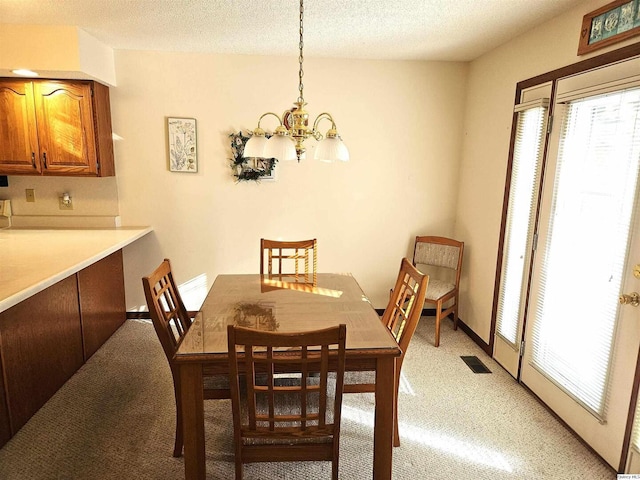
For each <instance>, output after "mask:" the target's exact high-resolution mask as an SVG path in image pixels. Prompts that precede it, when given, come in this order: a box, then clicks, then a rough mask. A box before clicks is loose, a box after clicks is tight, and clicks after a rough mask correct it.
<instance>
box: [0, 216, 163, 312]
mask: <svg viewBox="0 0 640 480" xmlns="http://www.w3.org/2000/svg"><path fill="white" fill-rule="evenodd" d="M151 231H152V229H151V228H150V227H119V228H106V229H19V228H9V229H4V230H0V312H3V311H5V310H6V309H8V308H10V307H12V306H14V305H16V304H17V303H19V302H21V301H22V300H24V299H26V298H29V297H31V296H32V295H34V294H36V293H38V292H40V291H42V290H44V289H45V288H47V287H49V286H51V285H53V284H54V283H57V282H59V281H60V280H63V279H64V278H67V277H68V276H69V275H73V274H74V273H76V272H78V271H80V270H82V269H83V268H85V267H88V266H89V265H91V264H93V263H95V262H97V261H98V260H101V259H103V258H104V257H106V256H108V255H111V254H112V253H113V252H115V251H117V250H120V249H121V248H123V247H125V246H127V245H129V244H130V243H132V242H134V241H135V240H137V239H139V238H140V237H142V236H144V235H146V234H147V233H149V232H151Z"/></svg>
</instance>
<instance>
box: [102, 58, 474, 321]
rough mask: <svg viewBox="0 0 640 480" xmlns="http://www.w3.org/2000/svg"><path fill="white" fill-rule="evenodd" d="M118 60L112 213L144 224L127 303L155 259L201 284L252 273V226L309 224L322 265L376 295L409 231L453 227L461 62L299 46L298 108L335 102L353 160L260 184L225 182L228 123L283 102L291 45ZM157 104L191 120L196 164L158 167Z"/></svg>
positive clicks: (302, 229)
mask: <svg viewBox="0 0 640 480" xmlns="http://www.w3.org/2000/svg"><path fill="white" fill-rule="evenodd" d="M116 71H117V75H118V87H117V88H113V89H111V105H112V116H113V129H114V133H115V134H116V135H118V136H119V137H121V140H118V141H117V142H116V143H115V151H116V172H117V182H118V192H119V200H120V215H121V218H122V223H123V225H151V226H153V228H154V230H155V232H154V234H153V235H151V236H147V237H146V238H145V239H143V240H141V241H139V242H137V243H136V244H134V245H133V246H131V247H129V248H128V249H126V251H125V276H126V292H127V307H128V308H129V309H131V310H132V309H135V308H138V307H140V306H141V305H143V304H144V297H143V293H142V289H141V282H140V277H141V276H142V275H144V274H147V273H149V272H150V271H151V270H152V269H153V268H155V267H156V266H157V264H158V263H159V262H160V261H161V260H162V258H164V257H169V258H170V259H171V260H172V264H173V266H174V269H175V270H176V277H177V280H178V281H179V282H180V283H184V282H187V281H189V280H192V279H195V278H202V277H201V276H202V275H206V278H207V280H208V285H210V284H211V282H212V281H213V279H214V278H215V276H216V275H217V274H218V273H225V272H226V273H232V272H234V273H251V272H257V271H258V265H259V264H258V262H259V255H258V250H259V240H260V238H261V237H265V238H276V239H277V238H285V239H303V238H313V237H316V238H317V239H318V241H319V261H318V263H319V270H320V271H345V272H352V273H353V274H354V275H355V276H356V278H357V279H358V280H359V282H360V284H361V286H362V287H363V289H364V290H365V291H366V292H367V294H368V295H369V296H370V298H371V299H372V301H373V303H374V305H375V306H376V307H379V308H383V307H384V306H385V305H386V299H387V298H388V291H389V288H390V287H391V286H392V284H393V282H394V280H395V276H396V275H397V270H398V268H399V265H400V259H401V258H402V257H403V256H405V255H407V254H409V252H410V251H411V249H412V245H413V241H412V238H413V237H414V236H415V235H416V234H425V233H434V234H443V235H450V234H451V233H452V232H453V226H454V221H455V211H456V205H455V202H456V197H457V190H458V188H457V183H458V174H459V171H458V163H459V156H460V144H461V132H462V128H461V127H462V119H463V107H464V100H465V98H464V92H465V88H466V65H464V64H459V63H426V62H391V61H358V60H355V61H354V60H329V59H317V58H307V59H306V60H305V68H304V72H305V76H304V86H305V90H304V92H305V99H306V100H307V101H308V110H309V112H310V113H311V114H312V116H315V115H317V114H319V113H321V112H322V111H329V112H331V113H332V114H333V115H334V117H335V119H336V122H337V125H338V127H339V131H340V132H341V133H342V135H343V138H344V140H345V142H346V143H347V145H348V147H349V149H350V153H351V161H350V162H349V163H346V164H323V163H318V162H315V161H313V160H303V161H302V162H301V163H300V164H297V163H281V164H279V165H278V168H277V181H276V182H272V183H268V182H262V183H260V184H255V183H240V184H236V183H234V178H233V177H232V176H231V169H230V168H229V158H230V156H231V152H230V149H229V144H228V143H229V139H228V135H229V133H231V132H233V131H237V130H239V129H243V130H245V129H247V128H253V127H254V126H255V122H257V119H258V117H259V115H260V114H261V113H263V112H266V111H275V112H277V113H281V112H282V111H284V110H285V109H288V108H290V107H291V106H292V102H293V101H294V100H295V97H296V96H297V73H298V64H297V58H296V57H291V58H283V57H251V56H224V55H208V54H182V53H157V52H155V53H154V52H135V51H117V52H116ZM167 116H184V117H193V118H196V119H197V131H198V160H199V171H198V173H197V174H188V173H171V172H169V171H168V169H167V155H166V135H165V117H167ZM270 121H273V120H272V119H271V120H270V119H266V123H265V124H263V126H264V125H267V126H269V125H270V124H269V122H270ZM273 126H274V125H271V127H273ZM307 143H308V144H309V145H310V146H313V145H315V142H314V141H308V142H307ZM308 153H309V154H310V156H311V155H312V154H313V148H310V149H309V152H308ZM199 300H200V299H199V297H198V295H196V299H195V300H193V301H192V304H191V305H190V308H197V306H198V301H199Z"/></svg>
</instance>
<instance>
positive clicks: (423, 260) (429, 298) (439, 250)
mask: <svg viewBox="0 0 640 480" xmlns="http://www.w3.org/2000/svg"><path fill="white" fill-rule="evenodd" d="M463 253H464V242H460V241H458V240H454V239H452V238H446V237H432V236H417V237H416V243H415V248H414V251H413V264H414V265H415V266H416V267H417V268H418V269H420V270H421V271H423V272H425V273H427V274H428V275H429V278H430V280H429V288H428V289H427V295H426V298H425V303H427V304H430V305H435V307H436V335H435V343H434V345H435V346H436V347H437V346H439V345H440V321H441V320H442V319H443V318H445V317H447V316H448V315H453V329H454V330H457V329H458V299H459V295H460V273H461V272H462V255H463Z"/></svg>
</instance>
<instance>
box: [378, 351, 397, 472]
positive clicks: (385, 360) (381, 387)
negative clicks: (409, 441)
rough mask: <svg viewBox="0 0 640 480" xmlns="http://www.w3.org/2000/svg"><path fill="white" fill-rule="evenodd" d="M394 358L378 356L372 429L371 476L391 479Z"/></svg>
mask: <svg viewBox="0 0 640 480" xmlns="http://www.w3.org/2000/svg"><path fill="white" fill-rule="evenodd" d="M395 363H396V362H395V359H394V357H391V356H384V357H379V358H378V360H377V367H376V413H375V424H374V429H373V432H374V433H373V478H374V480H391V471H392V461H393V408H394V404H395V398H394V397H395V387H394V383H395V381H394V379H395Z"/></svg>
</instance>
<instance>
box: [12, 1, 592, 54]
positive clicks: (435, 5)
mask: <svg viewBox="0 0 640 480" xmlns="http://www.w3.org/2000/svg"><path fill="white" fill-rule="evenodd" d="M581 2H582V0H307V1H306V3H305V14H304V18H305V21H304V53H305V55H310V56H323V57H344V58H376V59H423V60H451V61H466V60H472V59H474V58H476V57H478V56H480V55H482V54H483V53H485V52H487V51H490V50H492V49H493V48H495V47H497V46H499V45H500V44H502V43H504V42H506V41H508V40H509V39H511V38H513V37H516V36H517V35H519V34H521V33H523V32H525V31H526V30H528V29H530V28H533V27H535V26H536V25H539V24H541V23H543V22H545V21H546V20H549V19H550V18H552V17H554V16H556V15H559V14H561V13H563V12H565V11H567V10H569V9H570V8H573V7H575V6H577V5H579V4H580V3H581ZM298 14H299V4H298V2H297V1H296V0H0V24H2V23H8V24H42V25H72V26H78V27H80V28H82V29H83V30H85V31H86V32H87V33H89V34H91V35H92V36H94V37H95V38H97V39H98V40H100V41H101V42H103V43H105V44H107V45H109V46H111V47H113V48H114V49H129V50H132V49H133V50H168V51H191V52H215V53H231V54H251V55H296V54H297V49H298V21H299V20H298ZM0 28H1V26H0ZM576 41H577V39H576Z"/></svg>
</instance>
